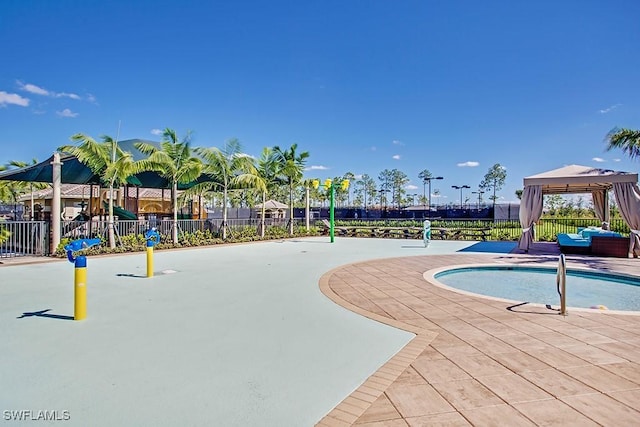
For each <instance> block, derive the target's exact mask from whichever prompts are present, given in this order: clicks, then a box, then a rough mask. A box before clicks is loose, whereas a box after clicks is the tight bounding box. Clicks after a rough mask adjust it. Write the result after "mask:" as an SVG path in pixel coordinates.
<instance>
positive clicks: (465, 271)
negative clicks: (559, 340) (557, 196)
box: [433, 265, 640, 311]
mask: <svg viewBox="0 0 640 427" xmlns="http://www.w3.org/2000/svg"><path fill="white" fill-rule="evenodd" d="M433 277H434V279H436V280H437V281H439V282H440V283H442V284H444V285H446V286H449V287H451V288H454V289H459V290H463V291H467V292H471V293H475V294H481V295H486V296H491V297H497V298H503V299H507V300H512V301H519V302H530V303H537V304H551V305H554V306H557V305H559V301H560V298H559V296H558V292H557V287H556V269H555V268H545V267H523V266H504V265H503V266H473V267H462V268H453V269H448V270H445V271H440V272H437V273H436V274H434V275H433ZM567 306H569V307H579V308H607V309H610V310H624V311H640V278H637V277H631V276H624V275H619V274H608V273H600V272H595V271H586V270H567Z"/></svg>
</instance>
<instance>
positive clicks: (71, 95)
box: [54, 92, 80, 101]
mask: <svg viewBox="0 0 640 427" xmlns="http://www.w3.org/2000/svg"><path fill="white" fill-rule="evenodd" d="M54 96H55V97H56V98H71V99H75V100H76V101H78V100H80V97H79V96H78V95H76V94H75V93H66V92H60V93H56V94H55V95H54Z"/></svg>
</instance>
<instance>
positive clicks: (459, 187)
mask: <svg viewBox="0 0 640 427" xmlns="http://www.w3.org/2000/svg"><path fill="white" fill-rule="evenodd" d="M451 188H455V189H456V190H460V209H464V206H463V203H464V201H463V199H462V191H463V190H464V189H465V188H471V187H469V186H468V185H452V186H451Z"/></svg>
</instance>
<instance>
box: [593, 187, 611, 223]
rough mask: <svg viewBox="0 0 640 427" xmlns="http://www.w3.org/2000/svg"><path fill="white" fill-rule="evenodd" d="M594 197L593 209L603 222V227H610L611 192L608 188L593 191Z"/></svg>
mask: <svg viewBox="0 0 640 427" xmlns="http://www.w3.org/2000/svg"><path fill="white" fill-rule="evenodd" d="M591 198H592V199H593V209H594V210H595V211H596V216H597V217H598V219H599V220H600V222H601V223H602V228H603V229H605V230H608V229H609V221H610V218H611V216H610V213H609V192H608V191H607V190H600V191H594V192H593V193H591Z"/></svg>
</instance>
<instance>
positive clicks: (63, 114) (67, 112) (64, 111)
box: [56, 108, 78, 117]
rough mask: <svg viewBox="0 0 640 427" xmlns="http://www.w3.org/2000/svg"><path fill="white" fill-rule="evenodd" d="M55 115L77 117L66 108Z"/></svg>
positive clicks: (76, 114)
mask: <svg viewBox="0 0 640 427" xmlns="http://www.w3.org/2000/svg"><path fill="white" fill-rule="evenodd" d="M56 114H57V115H59V116H60V117H78V113H74V112H73V111H71V110H70V109H68V108H65V109H64V110H62V111H56Z"/></svg>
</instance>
